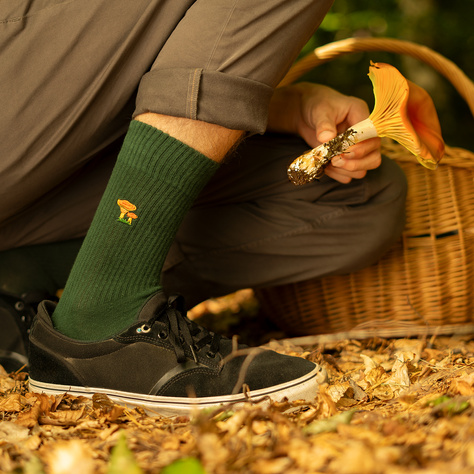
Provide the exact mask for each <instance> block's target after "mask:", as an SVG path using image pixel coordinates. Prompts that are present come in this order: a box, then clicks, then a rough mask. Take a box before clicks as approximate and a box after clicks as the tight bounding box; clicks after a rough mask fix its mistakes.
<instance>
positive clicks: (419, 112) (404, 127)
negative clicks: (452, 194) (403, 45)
mask: <svg viewBox="0 0 474 474" xmlns="http://www.w3.org/2000/svg"><path fill="white" fill-rule="evenodd" d="M369 78H370V80H371V81H372V84H373V88H374V95H375V106H374V110H373V111H372V113H371V114H370V116H369V118H368V119H366V120H363V121H362V122H359V123H357V124H356V125H354V126H352V127H351V128H350V129H348V130H346V131H345V132H344V133H341V134H340V135H338V136H337V137H336V138H334V139H332V140H330V141H329V142H326V143H323V144H322V145H319V146H318V147H316V148H314V149H312V150H310V151H309V152H307V153H305V154H304V155H301V156H300V157H298V158H297V159H296V160H294V161H293V163H291V165H290V167H289V168H288V177H289V179H290V181H291V182H292V183H293V184H296V185H301V184H305V183H308V182H310V181H312V180H314V179H319V178H320V177H321V176H322V175H323V174H324V169H325V168H326V166H327V165H329V163H330V161H331V158H333V157H334V156H337V155H340V154H341V153H344V151H346V150H347V148H349V147H350V146H352V145H354V144H356V143H358V142H360V141H362V140H367V139H369V138H373V137H388V138H391V139H393V140H395V141H397V142H398V143H400V145H402V146H404V147H405V148H406V149H407V150H409V151H410V152H411V153H413V154H414V155H415V156H416V157H417V159H418V161H419V162H420V163H421V164H422V165H423V166H425V167H427V168H430V169H435V168H436V167H437V164H438V162H439V160H440V159H441V158H442V156H443V154H444V141H443V138H442V136H441V127H440V124H439V120H438V116H437V114H436V109H435V106H434V104H433V101H432V100H431V97H430V96H429V94H428V93H427V92H426V91H425V90H424V89H422V88H421V87H419V86H417V85H416V84H414V83H412V82H411V81H408V80H407V79H405V78H404V77H403V76H402V74H400V72H399V71H398V70H397V69H396V68H394V67H393V66H390V65H389V64H384V63H372V62H371V63H370V67H369Z"/></svg>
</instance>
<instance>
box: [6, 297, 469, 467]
mask: <svg viewBox="0 0 474 474" xmlns="http://www.w3.org/2000/svg"><path fill="white" fill-rule="evenodd" d="M247 296H248V295H245V297H244V300H239V299H238V298H234V299H224V300H217V301H211V302H208V303H206V304H205V305H204V306H200V307H198V308H197V309H195V310H194V312H193V313H191V316H192V317H198V318H199V320H200V322H201V323H203V324H207V325H209V326H213V327H211V329H213V330H216V331H219V332H221V333H229V334H230V333H232V332H234V331H236V330H237V331H239V333H240V334H241V339H243V340H244V342H247V343H250V344H253V345H261V344H265V346H266V347H269V348H271V349H274V350H276V351H278V352H281V353H285V354H291V355H295V356H298V357H304V358H306V359H309V360H312V361H315V362H317V363H319V364H320V365H322V366H323V368H324V369H325V370H326V371H327V374H328V379H327V380H328V381H327V383H325V384H323V385H321V387H320V390H319V393H317V394H315V398H314V400H311V401H300V402H295V403H293V404H288V403H284V402H283V403H268V401H257V400H249V402H248V403H247V404H246V405H245V406H243V407H241V408H236V407H233V406H225V407H222V409H219V410H217V411H214V412H197V413H194V414H193V415H192V416H190V417H184V416H181V417H177V418H165V417H161V416H159V415H158V414H156V415H153V414H146V413H145V412H144V411H143V410H141V409H129V408H125V407H122V406H119V405H116V404H114V403H112V402H111V401H110V400H109V399H107V398H106V397H98V396H95V397H94V399H93V400H89V399H85V398H82V397H74V396H71V395H69V394H64V395H61V396H56V397H53V396H47V395H39V394H33V393H29V392H28V390H27V374H26V373H25V372H19V373H14V374H7V373H6V372H5V371H3V370H2V369H1V368H0V416H1V418H0V472H2V473H11V472H16V473H28V474H32V473H33V474H42V473H43V472H44V473H53V474H58V473H67V474H75V473H80V474H89V473H110V474H115V473H121V474H138V473H140V472H143V473H160V472H162V473H165V474H199V473H204V472H206V473H208V474H214V473H215V474H221V473H222V474H225V473H237V472H238V473H256V474H257V473H258V474H278V473H285V474H314V473H334V474H359V473H361V474H362V473H363V474H382V473H387V474H399V473H425V474H446V473H450V472H452V473H454V472H456V474H465V473H466V474H467V473H474V337H473V336H465V335H464V336H442V337H441V336H438V337H437V336H428V337H418V338H405V339H383V338H379V337H376V336H374V337H372V338H368V339H363V340H356V339H350V338H349V339H341V340H333V341H331V342H327V343H318V344H309V345H305V346H302V345H298V344H296V343H295V342H297V341H298V340H296V339H291V338H289V339H288V338H287V339H285V338H284V335H283V334H281V333H279V332H278V330H277V329H276V328H274V327H273V326H269V325H268V326H265V324H264V325H263V326H262V323H261V321H260V322H259V321H258V318H256V317H255V313H254V308H252V307H251V306H250V307H245V305H248V304H249V303H248V300H247V299H246V298H247ZM212 323H213V324H212ZM259 324H260V326H259ZM282 337H283V338H282ZM246 339H247V340H246ZM288 409H291V410H289V411H288Z"/></svg>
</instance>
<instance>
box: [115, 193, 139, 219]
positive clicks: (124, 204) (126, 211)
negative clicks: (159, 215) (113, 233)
mask: <svg viewBox="0 0 474 474" xmlns="http://www.w3.org/2000/svg"><path fill="white" fill-rule="evenodd" d="M117 204H118V205H119V207H120V217H119V218H118V219H117V220H118V221H120V222H123V223H124V224H128V225H132V219H136V218H137V217H138V216H137V215H136V214H134V213H133V212H131V211H135V210H136V208H137V206H135V204H132V203H131V202H130V201H127V200H126V199H117ZM125 216H126V217H128V219H125Z"/></svg>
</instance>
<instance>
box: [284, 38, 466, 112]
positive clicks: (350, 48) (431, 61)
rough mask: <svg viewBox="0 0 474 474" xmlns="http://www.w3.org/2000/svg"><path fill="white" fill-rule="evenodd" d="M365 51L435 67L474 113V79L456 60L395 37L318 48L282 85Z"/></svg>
mask: <svg viewBox="0 0 474 474" xmlns="http://www.w3.org/2000/svg"><path fill="white" fill-rule="evenodd" d="M366 51H386V52H390V53H397V54H406V55H408V56H412V57H414V58H416V59H419V60H421V61H423V62H424V63H426V64H428V65H429V66H431V67H433V69H435V70H436V71H438V72H439V73H440V74H441V75H443V76H444V77H446V78H447V79H448V80H449V81H450V82H451V84H452V85H453V86H454V87H455V89H456V90H457V91H458V92H459V94H460V95H461V97H462V98H463V99H464V100H465V101H466V103H467V105H468V106H469V109H470V110H471V113H472V115H473V116H474V83H473V82H472V81H471V80H470V79H469V77H467V76H466V74H464V72H463V71H461V69H459V67H458V66H456V64H454V63H453V62H452V61H450V60H449V59H447V58H445V57H444V56H442V55H441V54H439V53H437V52H436V51H433V50H432V49H430V48H428V47H426V46H421V45H419V44H416V43H412V42H410V41H404V40H399V39H393V38H348V39H344V40H340V41H335V42H333V43H329V44H327V45H325V46H321V47H319V48H316V49H315V50H314V51H313V52H312V53H309V54H308V55H306V56H304V57H303V58H302V59H300V60H299V61H297V62H296V63H295V64H294V65H293V66H292V67H291V69H290V70H289V71H288V73H287V74H286V76H285V77H284V78H283V80H282V81H281V82H280V84H279V87H281V86H285V85H288V84H291V83H292V82H294V81H295V80H296V79H298V78H299V77H300V76H302V75H303V74H304V73H306V72H308V71H310V70H311V69H313V68H314V67H316V66H319V65H320V64H324V63H326V62H329V61H332V60H333V59H336V58H337V57H339V56H344V55H346V54H350V53H361V52H366Z"/></svg>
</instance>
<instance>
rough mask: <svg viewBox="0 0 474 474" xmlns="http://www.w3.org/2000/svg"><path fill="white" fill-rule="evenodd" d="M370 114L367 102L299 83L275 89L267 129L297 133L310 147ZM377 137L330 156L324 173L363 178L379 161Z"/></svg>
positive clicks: (340, 178)
mask: <svg viewBox="0 0 474 474" xmlns="http://www.w3.org/2000/svg"><path fill="white" fill-rule="evenodd" d="M368 116H369V109H368V106H367V104H366V103H365V102H364V101H363V100H361V99H358V98H356V97H350V96H346V95H344V94H341V93H339V92H337V91H336V90H334V89H331V88H330V87H327V86H323V85H319V84H311V83H299V84H294V85H291V86H287V87H283V88H280V89H277V90H276V91H275V94H274V96H273V98H272V101H271V104H270V113H269V122H268V129H269V130H272V131H279V132H286V133H297V134H299V135H300V136H301V137H302V138H303V139H304V140H305V141H306V142H307V143H308V145H309V146H310V147H311V148H315V147H317V146H318V145H320V144H321V143H324V142H327V141H329V140H331V139H332V138H334V137H336V135H337V134H339V133H341V132H344V131H345V130H347V129H348V128H350V127H351V125H354V124H356V123H358V122H360V121H361V120H364V119H366V118H367V117H368ZM381 160H382V157H381V154H380V139H379V138H372V139H369V140H364V141H362V142H360V143H357V144H356V145H353V146H352V147H350V148H349V149H348V151H347V152H346V153H344V154H343V155H338V156H335V157H333V158H332V160H331V164H330V165H329V166H328V167H327V168H326V170H325V173H326V174H327V175H328V176H330V177H331V178H333V179H335V180H336V181H339V182H341V183H349V182H350V181H351V180H352V179H360V178H363V177H364V176H365V175H366V174H367V170H370V169H375V168H377V167H378V166H379V165H380V163H381Z"/></svg>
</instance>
